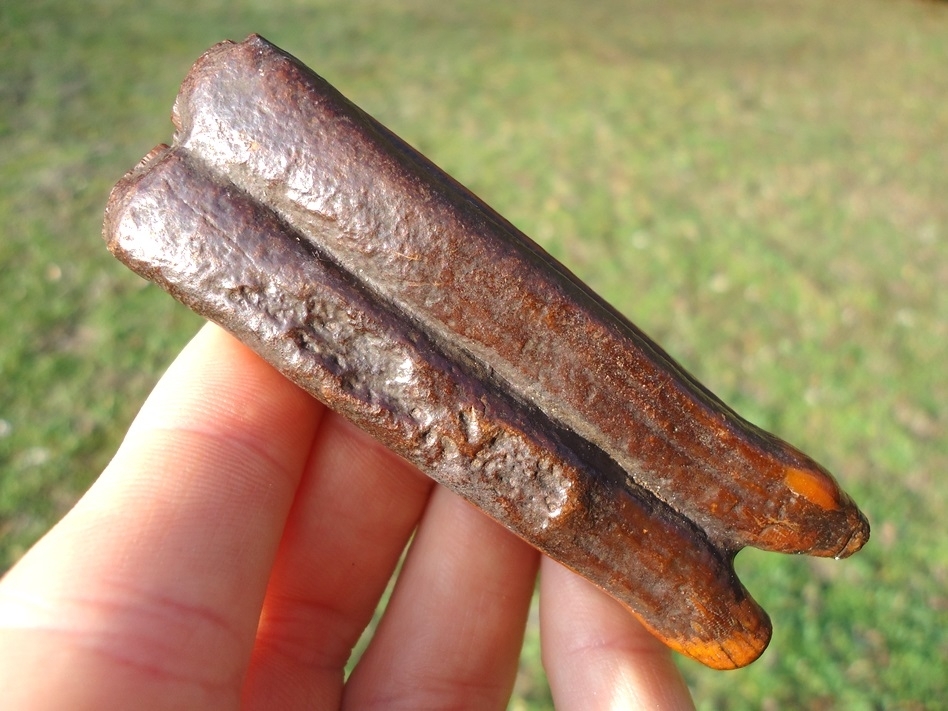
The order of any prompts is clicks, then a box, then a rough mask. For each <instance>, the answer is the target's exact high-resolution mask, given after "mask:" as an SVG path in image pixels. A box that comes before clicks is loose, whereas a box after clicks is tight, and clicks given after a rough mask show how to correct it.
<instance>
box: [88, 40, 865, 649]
mask: <svg viewBox="0 0 948 711" xmlns="http://www.w3.org/2000/svg"><path fill="white" fill-rule="evenodd" d="M172 117H173V121H174V124H175V127H176V129H177V130H176V133H175V136H174V140H173V143H172V145H171V146H164V145H161V146H158V147H157V148H156V149H154V150H153V151H152V152H151V153H149V155H148V156H146V158H145V159H143V161H142V162H141V163H140V164H139V165H138V166H136V167H135V168H134V169H133V170H131V171H130V172H129V173H128V174H127V175H126V176H125V177H124V178H123V179H122V180H121V181H120V182H119V183H118V184H117V185H116V187H115V188H114V189H113V192H112V195H111V197H110V200H109V205H108V207H107V210H106V218H105V227H104V235H105V238H106V240H107V242H108V245H109V248H110V249H111V251H112V252H113V253H114V254H115V256H116V257H118V258H119V259H120V260H121V261H123V262H124V263H125V264H126V265H128V266H129V267H130V268H131V269H133V270H134V271H136V272H138V273H139V274H141V275H142V276H144V277H146V278H147V279H150V280H152V281H154V282H155V283H157V284H159V285H160V286H161V287H163V288H164V289H166V290H167V291H168V292H169V293H171V294H172V295H173V296H174V297H175V298H177V299H179V300H180V301H182V302H183V303H184V304H186V305H187V306H189V307H190V308H192V309H193V310H194V311H196V312H198V313H200V314H201V315H203V316H205V317H207V318H209V319H211V320H213V321H216V322H218V323H220V324H221V325H223V326H224V327H225V328H227V329H228V330H230V331H231V332H232V333H234V334H235V335H236V336H237V337H238V338H240V339H241V340H243V341H244V342H245V343H247V344H248V345H249V346H250V347H252V348H253V349H254V350H256V351H257V352H258V353H259V354H260V355H261V356H263V357H264V358H265V359H266V360H268V361H269V362H270V363H272V364H273V365H274V366H275V367H277V368H278V369H279V370H280V371H281V372H283V373H284V374H285V375H286V376H287V377H288V378H290V379H291V380H293V381H294V382H296V383H297V384H299V385H301V386H302V387H303V388H305V389H306V390H308V391H309V392H310V393H312V394H313V395H314V396H315V397H317V398H319V399H320V400H322V401H324V402H326V403H327V404H328V405H329V406H330V407H332V408H334V409H336V410H337V411H339V412H340V413H342V414H343V415H345V416H347V417H349V418H350V419H352V420H353V421H354V422H356V423H357V424H358V425H360V426H361V427H363V428H364V429H365V430H367V431H368V432H370V433H371V434H372V435H373V436H375V437H377V438H378V439H379V440H380V441H382V442H383V443H384V444H386V445H387V446H389V447H390V448H391V449H393V450H394V451H395V452H397V453H398V454H400V455H401V456H403V457H405V458H406V459H408V460H409V461H411V462H413V463H414V464H416V465H417V466H418V467H419V468H421V469H422V470H423V471H425V472H426V473H427V474H429V475H430V476H431V477H433V478H434V479H436V480H437V481H439V482H440V483H442V484H444V485H445V486H448V487H449V488H451V489H453V490H454V491H456V492H458V493H459V494H461V495H462V496H464V497H466V498H467V499H468V500H470V501H471V502H472V503H473V504H475V505H476V506H478V507H480V508H481V509H482V510H484V511H485V512H486V513H487V514H488V515H490V516H491V517H493V518H494V519H496V520H497V521H499V522H501V523H502V524H504V525H505V526H507V527H508V528H510V529H511V530H512V531H514V532H515V533H517V534H518V535H519V536H521V537H522V538H524V539H525V540H527V541H528V542H530V543H531V544H533V545H534V546H536V547H537V548H538V549H540V550H541V551H543V552H544V553H546V554H548V555H550V556H551V557H553V558H555V559H557V560H559V561H560V562H562V563H563V564H564V565H566V566H567V567H569V568H571V569H573V570H575V571H577V572H578V573H580V574H581V575H583V576H584V577H586V578H588V579H589V580H591V581H592V582H593V583H595V584H596V585H598V586H599V587H601V588H603V589H604V590H606V591H607V592H609V593H610V594H611V595H613V596H614V597H616V598H617V599H618V600H620V601H621V602H622V603H624V604H625V605H626V606H627V607H628V608H629V609H630V610H631V611H632V612H633V613H634V614H635V615H636V616H637V617H638V618H639V619H640V620H642V622H643V623H644V624H645V625H646V626H647V627H648V628H649V629H650V630H652V632H653V633H654V634H656V635H657V636H658V637H659V638H661V639H662V640H663V641H664V642H665V643H666V644H668V645H669V646H671V647H672V648H674V649H676V650H678V651H680V652H682V653H684V654H686V655H689V656H691V657H694V658H695V659H698V660H699V661H702V662H704V663H705V664H707V665H709V666H712V667H716V668H733V667H737V666H743V665H746V664H748V663H750V662H752V661H753V660H754V659H756V658H757V657H758V656H759V655H760V653H761V652H762V651H763V650H764V648H765V647H766V645H767V643H768V641H769V638H770V622H769V620H768V618H767V615H766V613H764V611H763V610H762V609H761V608H760V607H759V606H758V605H757V604H756V603H755V602H754V601H753V599H752V598H751V597H750V595H749V594H748V593H747V591H746V590H745V589H744V587H743V586H742V585H741V583H740V581H739V580H738V579H737V576H736V574H735V573H734V569H733V557H734V555H735V554H736V552H737V551H738V550H740V549H741V548H743V547H744V546H748V545H750V546H754V547H757V548H762V549H765V550H771V551H781V552H786V553H806V554H810V555H820V556H834V557H845V556H848V555H850V554H852V553H854V552H855V551H857V550H859V548H860V547H862V545H863V544H864V543H865V541H866V540H867V539H868V536H869V527H868V523H867V522H866V519H865V517H864V516H863V515H862V513H861V512H860V511H859V510H858V508H857V507H856V506H855V504H854V503H853V502H852V500H851V499H850V498H849V497H848V496H847V495H846V494H845V493H844V492H843V491H842V490H841V488H840V487H839V485H838V484H837V483H836V481H835V480H834V479H833V478H832V476H830V475H829V473H827V472H826V471H825V470H824V469H823V468H822V467H821V466H820V465H818V464H817V463H816V462H814V461H813V460H812V459H810V458H809V457H807V456H806V455H804V454H803V453H801V452H799V451H798V450H796V449H795V448H793V447H791V446H790V445H788V444H786V443H785V442H783V441H781V440H779V439H778V438H776V437H775V436H773V435H771V434H768V433H766V432H764V431H762V430H760V429H759V428H757V427H755V426H753V425H751V424H749V423H748V422H746V421H745V420H743V419H742V418H741V417H740V416H738V415H737V414H736V413H735V412H734V411H733V410H731V409H730V408H729V407H727V406H726V405H724V404H723V403H722V402H721V401H720V400H718V399H717V398H716V397H715V396H714V395H713V394H711V393H710V392H709V391H708V390H707V389H706V388H705V387H704V386H702V385H701V384H700V383H698V382H697V381H696V380H695V379H694V378H693V377H692V376H691V375H689V374H688V373H687V372H686V371H685V370H684V369H683V368H682V367H681V366H679V365H678V364H677V363H675V361H674V360H673V359H672V358H671V357H670V356H669V355H668V354H666V353H665V351H663V350H662V349H661V348H660V347H659V346H658V345H656V344H655V343H654V342H653V341H651V340H650V339H649V338H648V337H647V336H646V335H645V334H644V333H642V332H641V331H640V330H639V329H638V328H637V327H635V326H634V325H633V324H632V323H631V322H629V321H628V320H627V319H625V318H624V317H623V316H621V315H620V314H619V313H618V312H616V311H615V310H614V309H613V308H612V307H610V306H609V305H608V304H606V303H605V302H604V301H603V300H602V299H601V298H600V297H598V296H597V295H596V294H595V293H593V292H592V291H591V290H590V289H589V288H588V287H587V286H586V285H584V284H583V283H582V282H581V281H579V280H578V279H577V278H576V277H575V276H573V275H572V274H571V273H570V272H569V271H568V270H567V269H566V268H565V267H564V266H562V265H561V264H559V263H558V262H557V261H556V260H554V259H553V258H552V257H551V256H550V255H548V254H546V253H545V252H544V251H543V250H542V249H541V248H540V247H539V246H537V245H536V244H535V243H534V242H532V241H531V240H530V239H529V238H527V237H526V236H525V235H523V234H522V233H521V232H519V231H518V230H517V229H516V228H515V227H513V226H512V225H511V224H510V223H509V222H507V221H506V220H504V219H503V218H502V217H501V216H499V215H498V214H497V213H496V212H494V211H493V210H491V208H489V207H488V206H487V205H485V204H484V203H483V202H481V201H480V200H479V199H478V198H477V197H476V196H474V195H473V194H471V193H470V192H469V191H467V190H466V189H465V188H463V187H462V186H461V185H460V184H458V183H457V182H456V181H454V180H453V179H452V178H450V177H449V176H448V175H446V174H445V173H443V172H442V171H441V170H440V169H438V168H437V167H436V166H435V165H433V164H432V163H431V162H429V161H428V160H427V159H426V158H424V157H423V156H422V155H421V154H419V153H418V152H417V151H415V150H414V149H412V148H411V147H410V146H408V145H407V144H406V143H404V142H403V141H402V140H401V139H399V138H398V137H397V136H395V135H394V134H393V133H391V132H390V131H389V130H388V129H386V128H385V127H384V126H382V125H381V124H379V123H378V122H377V121H375V120H374V119H373V118H371V117H370V116H368V115H367V114H365V113H364V112H363V111H361V110H360V109H359V108H357V107H356V106H355V105H353V104H352V103H350V102H349V101H348V100H347V99H345V98H344V97H343V96H342V95H341V94H339V92H337V91H336V90H335V89H334V88H332V87H331V86H330V85H329V84H328V83H326V82H325V81H324V80H323V79H322V78H320V77H319V76H317V75H316V74H314V73H313V72H312V71H310V70H309V69H307V68H306V67H305V66H303V65H302V64H301V63H300V62H299V61H298V60H296V59H294V58H293V57H291V56H289V55H287V54H286V53H284V52H282V51H281V50H279V49H278V48H276V47H274V46H273V45H271V44H270V43H268V42H267V41H266V40H264V39H262V38H261V37H259V36H255V35H254V36H251V37H249V38H248V39H247V40H245V41H244V42H241V43H233V42H223V43H221V44H219V45H216V46H215V47H213V48H211V49H210V50H209V51H208V52H206V53H205V54H204V55H203V56H202V57H201V58H200V59H199V60H198V61H197V63H196V64H195V66H194V67H193V68H192V70H191V72H190V74H189V75H188V77H187V78H186V79H185V81H184V84H183V85H182V88H181V92H180V93H179V95H178V98H177V100H176V102H175V106H174V110H173V113H172Z"/></svg>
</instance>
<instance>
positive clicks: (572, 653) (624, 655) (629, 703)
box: [540, 558, 694, 711]
mask: <svg viewBox="0 0 948 711" xmlns="http://www.w3.org/2000/svg"><path fill="white" fill-rule="evenodd" d="M540 571H541V572H540V640H541V648H542V656H543V664H544V667H545V668H546V671H547V678H548V680H549V683H550V689H551V691H552V694H553V699H554V702H555V705H556V708H557V709H566V710H567V711H568V710H569V709H584V710H586V709H592V710H595V709H610V710H611V709H625V708H651V709H663V710H664V709H675V710H678V709H681V710H685V709H694V703H693V701H692V699H691V695H690V693H689V691H688V687H687V685H686V684H685V681H684V679H683V677H682V676H681V673H680V671H679V670H678V668H677V666H676V665H675V662H674V660H673V658H672V654H671V652H670V651H669V650H668V649H667V648H666V647H665V646H664V645H663V644H661V642H659V641H658V640H657V639H655V638H654V637H653V636H652V635H651V634H650V633H649V632H648V631H647V630H646V629H645V628H644V627H643V626H642V625H641V624H640V623H639V622H638V621H637V620H636V619H635V618H634V617H633V616H632V614H631V613H630V612H629V611H628V610H626V609H625V608H624V607H623V606H622V605H621V604H619V603H618V602H617V601H615V600H613V599H612V598H611V597H609V596H608V595H606V594H605V593H604V592H602V591H601V590H599V589H598V588H596V587H595V586H593V585H592V584H591V583H589V582H588V581H586V580H584V579H582V578H580V577H579V576H578V575H576V574H575V573H573V572H571V571H569V570H567V569H566V568H564V567H563V566H561V565H560V564H559V563H556V562H554V561H552V560H550V559H549V558H544V559H543V561H542V563H541V568H540Z"/></svg>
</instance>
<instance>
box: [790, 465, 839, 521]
mask: <svg viewBox="0 0 948 711" xmlns="http://www.w3.org/2000/svg"><path fill="white" fill-rule="evenodd" d="M784 481H786V482H787V487H788V488H789V489H790V491H792V492H793V493H794V494H797V495H798V496H802V497H803V498H804V499H806V500H807V501H811V502H812V503H814V504H816V505H817V506H819V507H820V508H822V509H826V510H827V511H835V510H836V509H838V508H839V497H838V492H837V490H836V487H835V486H834V485H833V482H832V481H830V480H829V478H827V477H823V476H818V475H816V474H813V473H812V472H808V471H804V470H802V469H788V470H787V473H786V475H785V477H784Z"/></svg>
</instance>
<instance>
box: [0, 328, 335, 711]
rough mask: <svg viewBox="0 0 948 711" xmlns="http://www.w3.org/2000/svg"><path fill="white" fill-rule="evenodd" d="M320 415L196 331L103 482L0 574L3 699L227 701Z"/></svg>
mask: <svg viewBox="0 0 948 711" xmlns="http://www.w3.org/2000/svg"><path fill="white" fill-rule="evenodd" d="M322 409H323V408H322V406H321V405H320V404H319V403H317V402H316V401H315V400H313V399H312V398H311V397H309V396H308V395H306V394H305V393H304V392H303V391H301V390H299V389H298V388H297V387H296V386H294V385H292V384H291V383H289V382H288V381H287V380H286V379H285V378H283V377H282V376H281V375H279V374H278V373H277V372H276V371H275V370H273V369H272V368H271V367H270V366H268V365H266V364H265V363H264V362H263V361H262V360H261V359H259V358H258V357H257V356H256V355H254V354H253V353H251V352H250V351H249V350H248V349H246V348H245V347H244V346H242V345H241V344H239V343H238V342H237V341H236V340H234V339H233V338H232V337H231V336H229V335H227V334H225V333H224V332H223V331H221V330H220V329H219V328H217V327H215V326H208V327H206V328H205V329H203V330H202V331H201V332H200V333H199V334H198V335H197V336H196V337H195V339H194V340H193V341H192V342H191V343H190V344H189V345H188V347H187V348H185V350H184V351H183V352H182V354H181V355H180V356H179V358H178V359H177V360H176V361H175V363H174V364H173V365H172V366H171V368H170V369H169V370H168V372H167V373H166V375H165V376H164V377H163V378H162V380H161V382H160V383H159V384H158V386H157V387H156V388H155V390H154V392H153V393H152V395H151V396H150V397H149V399H148V401H147V402H146V404H145V406H144V407H143V408H142V411H141V413H140V414H139V416H138V417H137V419H136V420H135V423H134V424H133V426H132V427H131V429H130V430H129V432H128V435H127V437H126V439H125V441H124V443H123V444H122V446H121V448H120V449H119V451H118V453H117V454H116V456H115V458H114V459H113V460H112V462H111V463H110V464H109V466H108V468H107V469H106V471H105V472H104V473H103V474H102V476H101V477H100V479H99V480H98V481H97V482H96V484H95V485H94V486H93V487H92V488H91V489H90V491H89V492H88V493H87V495H86V496H85V497H84V498H83V499H82V500H81V501H80V503H79V504H78V505H77V506H76V507H75V508H74V509H73V511H71V512H70V513H69V514H68V515H67V516H66V517H65V518H64V519H63V521H61V522H60V524H59V525H58V526H57V527H56V528H54V529H53V531H51V532H50V533H49V534H48V535H47V536H46V538H44V539H43V540H42V541H41V542H40V543H39V544H38V545H37V546H36V547H34V549H33V550H31V551H30V552H29V553H28V554H27V556H26V557H25V558H24V559H23V560H22V561H21V562H20V564H18V565H17V566H16V567H15V568H14V569H13V570H11V571H10V573H9V574H8V576H7V577H6V579H4V580H3V581H2V585H0V635H2V636H3V637H5V639H3V640H2V643H0V649H2V650H7V651H8V652H9V651H10V650H16V651H15V654H11V655H10V656H11V658H10V659H4V660H0V669H2V670H4V672H0V677H3V676H7V677H8V678H7V679H6V680H4V682H9V683H3V688H4V689H6V690H7V691H10V690H14V691H13V693H14V695H16V693H17V692H16V691H15V690H19V691H20V692H22V694H23V696H22V697H21V698H23V699H24V701H25V703H23V704H20V705H18V704H16V703H15V702H14V703H13V706H14V707H18V708H20V707H22V708H26V707H27V706H29V703H28V701H26V700H27V699H28V698H30V697H29V694H30V689H31V686H32V685H35V684H41V686H42V689H43V691H44V693H43V697H44V698H46V699H47V701H51V700H52V697H57V698H58V697H60V696H61V698H62V699H68V705H69V706H70V707H73V708H86V707H88V708H92V707H102V708H106V707H108V708H117V707H132V706H135V707H139V708H141V706H139V703H140V702H142V700H143V698H149V699H151V700H153V701H155V702H158V700H159V699H160V704H161V706H163V707H175V708H177V707H182V706H183V707H194V708H197V707H200V708H216V707H235V706H236V705H237V703H238V701H239V698H240V688H241V682H242V677H243V673H244V670H245V669H246V666H247V663H248V660H249V657H250V654H251V650H252V647H253V642H254V636H255V631H256V625H257V619H258V615H259V610H260V606H261V604H262V600H263V596H264V592H265V590H266V585H267V580H268V576H269V573H270V568H271V566H272V563H273V559H274V557H275V554H276V550H277V546H278V543H279V541H280V536H281V533H282V531H283V527H284V523H285V521H286V518H287V515H288V512H289V510H290V505H291V502H292V500H293V497H294V493H295V491H296V488H297V485H298V483H299V480H300V476H301V473H302V472H303V470H304V468H305V464H306V461H307V458H308V456H309V449H310V445H311V441H312V439H313V436H314V433H315V431H316V428H317V426H318V423H319V419H320V416H321V413H322ZM40 675H41V676H42V678H37V677H38V676H40ZM90 680H92V681H90ZM93 682H94V683H93ZM7 691H5V694H6V693H7ZM32 698H34V699H35V697H32ZM8 700H10V699H9V697H8Z"/></svg>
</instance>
